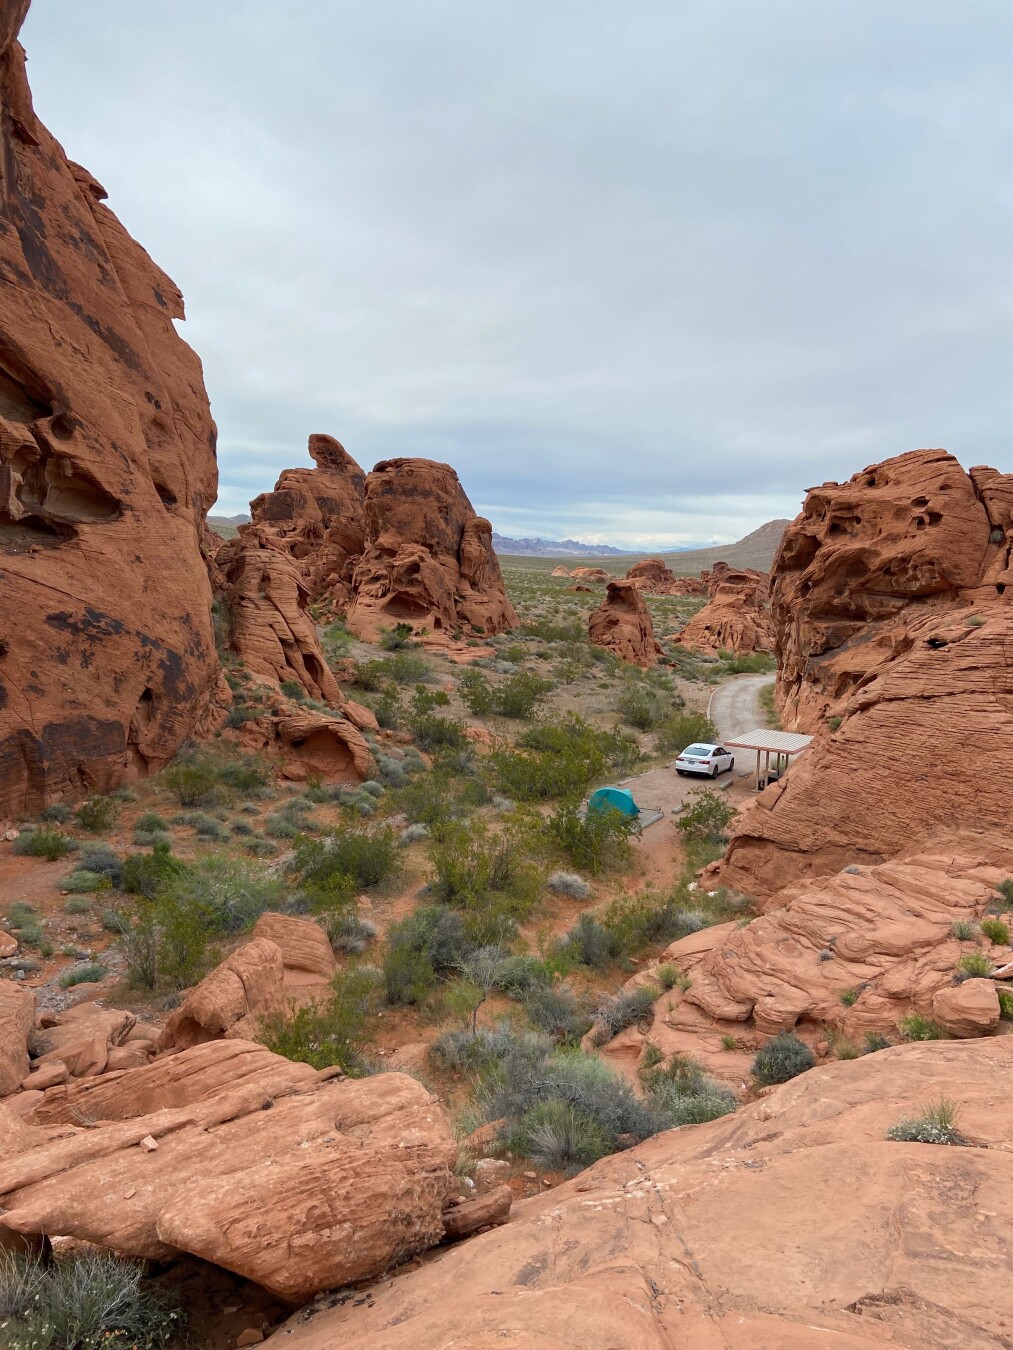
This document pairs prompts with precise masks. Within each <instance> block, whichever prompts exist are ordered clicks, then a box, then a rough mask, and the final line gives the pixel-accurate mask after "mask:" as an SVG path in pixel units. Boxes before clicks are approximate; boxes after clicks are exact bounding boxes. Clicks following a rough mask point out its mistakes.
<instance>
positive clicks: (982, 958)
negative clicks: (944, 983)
mask: <svg viewBox="0 0 1013 1350" xmlns="http://www.w3.org/2000/svg"><path fill="white" fill-rule="evenodd" d="M994 969H995V967H994V965H993V964H992V962H991V961H990V960H989V958H988V957H987V956H986V955H985V953H984V952H966V953H965V954H964V955H963V956H962V957H961V958H960V968H959V970H958V972H957V979H958V980H959V981H963V980H974V979H982V978H985V977H987V976H989V975H991V974H992V971H993V970H994Z"/></svg>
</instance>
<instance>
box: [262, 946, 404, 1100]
mask: <svg viewBox="0 0 1013 1350" xmlns="http://www.w3.org/2000/svg"><path fill="white" fill-rule="evenodd" d="M382 989H383V976H382V974H381V972H380V971H379V970H377V969H376V968H375V967H373V966H350V967H349V968H348V969H346V970H340V971H338V972H337V974H335V975H334V977H333V979H332V980H331V991H330V997H329V998H327V999H324V1000H320V999H317V1000H314V1001H313V1002H312V1003H309V1004H305V1005H303V1006H301V1007H292V1008H291V1009H289V1011H288V1012H287V1013H274V1014H272V1015H271V1016H269V1017H266V1018H264V1019H262V1021H261V1030H260V1039H261V1040H262V1041H263V1043H264V1044H265V1045H266V1046H267V1047H268V1049H269V1050H273V1051H274V1053H275V1054H276V1055H284V1056H285V1058H286V1059H292V1060H298V1061H299V1062H301V1063H303V1064H310V1065H312V1066H313V1068H314V1069H326V1068H328V1067H330V1065H332V1064H338V1065H340V1066H341V1068H342V1069H344V1070H345V1072H346V1073H352V1074H354V1073H356V1072H360V1071H361V1070H362V1052H363V1050H364V1049H365V1046H366V1043H367V1040H368V1035H367V1023H368V1020H369V1017H370V1015H371V1014H373V1013H375V1012H377V1011H378V1010H379V1006H380V1000H381V994H382Z"/></svg>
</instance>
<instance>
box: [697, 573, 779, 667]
mask: <svg viewBox="0 0 1013 1350" xmlns="http://www.w3.org/2000/svg"><path fill="white" fill-rule="evenodd" d="M721 567H722V565H721V564H720V563H719V564H716V565H715V568H714V570H713V571H712V572H711V573H709V574H708V583H707V584H708V592H709V595H710V599H709V600H708V602H707V604H706V605H704V607H703V609H701V610H699V611H698V612H697V613H696V614H694V615H693V617H692V618H691V619H690V621H689V623H687V625H686V627H685V628H684V629H683V630H682V632H681V633H680V634H679V642H680V643H681V644H682V646H684V647H687V648H689V650H690V651H701V652H719V651H726V652H734V653H735V654H736V655H745V654H748V653H750V652H770V651H773V648H774V635H773V630H772V626H771V622H770V613H769V610H768V606H767V588H768V578H767V576H766V574H765V573H763V572H754V571H752V570H751V569H750V568H746V569H744V570H742V571H733V570H732V569H731V568H724V569H723V570H721V571H719V570H718V569H719V568H721Z"/></svg>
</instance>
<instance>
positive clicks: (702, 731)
mask: <svg viewBox="0 0 1013 1350" xmlns="http://www.w3.org/2000/svg"><path fill="white" fill-rule="evenodd" d="M717 739H718V729H717V727H716V726H715V725H714V723H713V722H711V721H710V720H709V718H707V717H705V716H704V715H703V713H694V712H677V713H675V714H673V716H671V717H669V718H667V719H666V721H665V722H664V723H663V724H662V725H661V727H660V728H659V730H658V736H657V740H656V741H655V744H656V746H657V748H658V751H659V753H661V754H663V755H668V754H672V753H673V752H676V753H678V752H679V751H682V750H685V749H686V747H687V745H692V744H693V742H694V741H703V742H704V743H705V744H714V743H715V742H716V741H717Z"/></svg>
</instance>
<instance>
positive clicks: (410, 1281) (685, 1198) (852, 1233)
mask: <svg viewBox="0 0 1013 1350" xmlns="http://www.w3.org/2000/svg"><path fill="white" fill-rule="evenodd" d="M1011 1069H1013V1038H1010V1037H1003V1038H1002V1039H990V1040H986V1041H976V1042H952V1043H946V1044H935V1045H910V1046H903V1047H899V1048H897V1049H894V1050H886V1051H883V1052H881V1053H879V1054H875V1055H869V1056H867V1057H865V1058H864V1059H861V1060H858V1061H855V1062H851V1063H841V1064H834V1065H831V1066H828V1067H826V1068H821V1069H816V1070H814V1071H812V1072H811V1073H809V1074H804V1075H803V1076H802V1077H801V1078H798V1079H796V1080H794V1081H793V1082H791V1083H788V1084H786V1085H785V1086H783V1087H780V1088H776V1089H774V1090H773V1091H772V1092H771V1093H770V1095H768V1096H766V1097H764V1098H763V1099H762V1100H760V1101H758V1102H755V1103H753V1104H752V1105H750V1106H747V1107H745V1108H743V1109H742V1110H740V1111H739V1112H738V1113H737V1114H735V1115H733V1116H726V1117H724V1118H723V1119H721V1120H716V1121H712V1122H711V1123H710V1124H707V1125H699V1126H691V1127H688V1128H685V1129H681V1130H673V1131H670V1132H668V1133H667V1134H662V1135H658V1136H657V1137H656V1138H654V1139H651V1140H648V1141H647V1142H646V1143H644V1144H641V1145H639V1146H638V1147H637V1148H634V1149H631V1150H630V1151H629V1152H627V1153H622V1154H618V1155H616V1156H614V1157H611V1158H607V1159H605V1160H604V1161H603V1162H601V1163H598V1164H596V1165H595V1166H594V1167H592V1168H590V1169H589V1170H588V1171H586V1172H583V1173H581V1175H580V1176H578V1177H576V1178H575V1179H574V1180H573V1181H570V1182H568V1183H566V1184H565V1185H563V1186H561V1187H559V1188H557V1189H556V1190H553V1191H552V1192H550V1193H548V1194H546V1195H544V1196H540V1197H537V1198H536V1199H533V1200H529V1201H524V1202H523V1203H522V1204H520V1205H519V1206H517V1207H516V1208H515V1212H514V1218H513V1220H512V1221H511V1223H510V1224H508V1225H507V1226H506V1227H504V1228H498V1229H496V1230H495V1231H493V1232H490V1233H487V1234H485V1235H483V1236H480V1237H477V1238H474V1239H473V1240H472V1241H471V1242H469V1243H468V1245H467V1247H466V1248H458V1249H457V1250H454V1251H450V1252H447V1253H445V1254H441V1255H440V1256H439V1257H437V1259H435V1260H430V1261H429V1262H428V1263H427V1264H426V1265H424V1266H423V1267H422V1268H421V1269H419V1270H415V1271H412V1272H411V1273H409V1274H406V1275H403V1276H402V1277H400V1278H398V1279H395V1280H393V1281H391V1282H390V1283H389V1284H384V1285H383V1286H380V1287H376V1288H374V1289H372V1290H370V1292H369V1296H368V1299H365V1300H362V1299H359V1300H355V1301H342V1302H341V1303H340V1304H337V1305H336V1306H331V1307H330V1308H328V1307H327V1306H326V1303H325V1304H324V1306H323V1307H321V1305H320V1304H317V1305H315V1306H314V1308H313V1309H312V1311H309V1310H308V1311H307V1313H305V1314H300V1315H297V1316H296V1317H295V1318H294V1319H293V1320H292V1321H291V1322H290V1323H289V1324H288V1325H287V1326H285V1327H283V1328H281V1329H279V1331H277V1332H276V1333H275V1335H274V1336H273V1337H271V1340H274V1341H276V1342H277V1344H278V1346H279V1347H280V1346H286V1347H291V1350H325V1347H327V1350H329V1348H330V1347H331V1346H334V1345H338V1344H340V1345H342V1346H346V1347H349V1350H352V1348H353V1347H354V1350H367V1348H368V1350H373V1348H374V1347H375V1350H380V1347H383V1350H400V1348H401V1347H406V1348H407V1347H411V1350H415V1347H417V1346H421V1345H426V1346H444V1345H454V1346H461V1347H468V1350H478V1348H479V1347H487V1346H488V1347H491V1346H493V1345H500V1344H501V1343H503V1342H504V1341H508V1342H513V1343H515V1344H518V1345H521V1344H523V1345H525V1346H538V1347H546V1350H548V1347H562V1346H576V1345H579V1346H584V1347H587V1350H625V1348H626V1347H629V1350H634V1347H635V1350H643V1347H657V1348H658V1350H662V1348H663V1347H669V1346H672V1345H692V1346H701V1347H710V1346H713V1347H715V1350H717V1347H722V1348H723V1350H728V1348H730V1347H734V1350H759V1347H768V1346H775V1345H776V1346H778V1347H797V1350H803V1348H804V1350H813V1348H814V1347H822V1346H826V1347H827V1350H830V1347H841V1348H842V1350H843V1348H844V1347H848V1350H867V1348H868V1347H872V1346H881V1345H890V1346H894V1347H900V1346H906V1347H910V1348H911V1350H915V1347H918V1348H919V1350H920V1347H923V1346H926V1345H961V1346H967V1347H974V1348H975V1350H986V1347H987V1348H988V1350H998V1347H1000V1346H1003V1345H1005V1344H1007V1342H1008V1327H1009V1324H1010V1319H1011V1317H1013V1296H1011V1294H1010V1288H1009V1281H1008V1279H1007V1278H1006V1272H1007V1260H1008V1258H1007V1253H1006V1235H1007V1233H1008V1232H1009V1230H1010V1226H1011V1224H1013V1200H1011V1198H1010V1185H1009V1182H1010V1173H1011V1164H1010V1158H1011V1156H1013V1129H1011V1121H1013V1116H1011V1114H1010V1112H1009V1109H1008V1106H1009V1100H1008V1099H1009V1093H1008V1089H1007V1081H1008V1078H1009V1074H1010V1071H1011ZM943 1095H945V1096H947V1097H950V1098H952V1099H953V1100H954V1101H955V1102H956V1103H957V1104H958V1109H959V1114H958V1126H959V1128H960V1130H961V1131H962V1132H963V1134H964V1136H965V1137H966V1138H967V1140H968V1141H969V1142H970V1143H971V1144H973V1145H975V1146H974V1147H963V1148H955V1147H939V1146H932V1145H926V1144H911V1143H897V1142H893V1141H890V1140H888V1139H887V1138H886V1133H887V1130H888V1129H889V1128H890V1127H891V1126H892V1125H894V1124H896V1122H897V1121H898V1120H899V1119H900V1118H901V1117H902V1116H916V1115H918V1114H920V1111H921V1110H922V1107H923V1103H925V1102H926V1101H932V1100H935V1099H938V1098H939V1097H940V1096H943ZM269 1344H270V1341H269Z"/></svg>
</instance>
